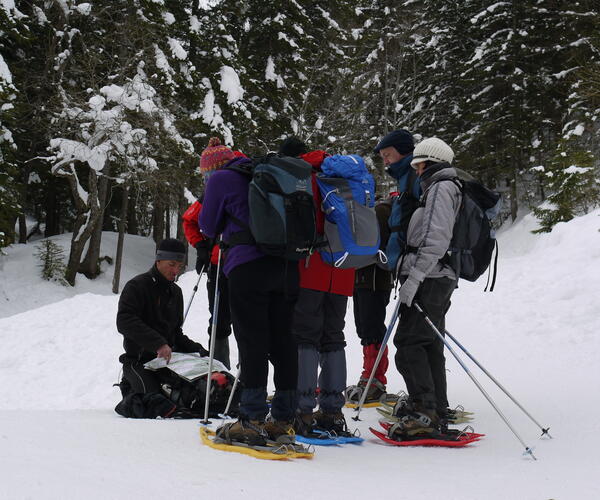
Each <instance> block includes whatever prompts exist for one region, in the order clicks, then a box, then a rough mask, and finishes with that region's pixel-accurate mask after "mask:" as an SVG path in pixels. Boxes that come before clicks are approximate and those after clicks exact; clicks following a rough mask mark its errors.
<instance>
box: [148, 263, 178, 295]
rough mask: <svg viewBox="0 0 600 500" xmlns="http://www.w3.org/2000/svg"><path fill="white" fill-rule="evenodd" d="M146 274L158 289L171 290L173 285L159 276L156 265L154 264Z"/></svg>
mask: <svg viewBox="0 0 600 500" xmlns="http://www.w3.org/2000/svg"><path fill="white" fill-rule="evenodd" d="M148 272H149V273H150V276H151V277H152V281H154V283H156V284H157V285H158V287H159V288H161V289H168V290H170V289H171V286H172V284H173V283H171V282H170V281H169V280H168V279H167V278H165V277H164V276H163V275H162V274H160V271H159V270H158V269H157V268H156V264H154V265H153V266H152V267H151V268H150V271H148Z"/></svg>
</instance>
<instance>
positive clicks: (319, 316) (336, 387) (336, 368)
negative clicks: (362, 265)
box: [293, 288, 348, 413]
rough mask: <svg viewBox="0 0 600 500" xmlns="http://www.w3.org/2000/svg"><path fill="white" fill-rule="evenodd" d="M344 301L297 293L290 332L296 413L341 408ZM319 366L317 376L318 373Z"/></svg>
mask: <svg viewBox="0 0 600 500" xmlns="http://www.w3.org/2000/svg"><path fill="white" fill-rule="evenodd" d="M347 304H348V297H346V296H345V295H338V294H334V293H328V292H321V291H317V290H309V289H306V288H301V289H300V294H299V296H298V302H296V308H295V310H294V323H293V325H294V326H293V331H294V335H295V337H296V341H297V342H298V395H299V402H298V410H299V412H300V413H312V411H313V409H314V408H315V407H316V405H317V396H316V389H317V384H318V387H319V396H318V404H319V407H320V408H321V410H323V411H324V412H326V413H336V412H339V411H341V408H342V407H343V406H344V402H345V398H344V394H343V392H344V389H345V388H346V353H345V351H344V347H345V346H346V342H345V340H344V326H345V320H344V318H345V316H346V306H347ZM319 366H320V367H321V372H320V374H319V373H318V372H319Z"/></svg>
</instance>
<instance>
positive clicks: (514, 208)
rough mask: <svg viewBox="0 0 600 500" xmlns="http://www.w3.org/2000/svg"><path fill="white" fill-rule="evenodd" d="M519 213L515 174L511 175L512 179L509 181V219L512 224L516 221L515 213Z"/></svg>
mask: <svg viewBox="0 0 600 500" xmlns="http://www.w3.org/2000/svg"><path fill="white" fill-rule="evenodd" d="M518 212H519V202H518V200H517V174H516V172H515V173H514V174H513V178H512V179H511V180H510V217H511V219H512V221H513V222H514V221H515V220H516V219H517V213H518Z"/></svg>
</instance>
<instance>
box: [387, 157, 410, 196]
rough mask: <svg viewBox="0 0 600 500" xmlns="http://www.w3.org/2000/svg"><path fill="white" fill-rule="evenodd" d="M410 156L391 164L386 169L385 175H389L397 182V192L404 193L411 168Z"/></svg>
mask: <svg viewBox="0 0 600 500" xmlns="http://www.w3.org/2000/svg"><path fill="white" fill-rule="evenodd" d="M412 159H413V156H412V154H410V155H408V156H405V157H404V158H402V159H401V160H400V161H397V162H396V163H392V164H391V165H389V166H388V168H387V173H388V174H390V175H391V176H392V177H393V178H394V179H396V180H397V181H398V190H399V191H405V190H406V189H407V186H406V184H407V182H408V178H409V174H410V171H411V170H412V167H411V166H410V162H411V161H412Z"/></svg>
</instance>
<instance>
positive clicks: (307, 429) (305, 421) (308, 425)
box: [294, 413, 317, 437]
mask: <svg viewBox="0 0 600 500" xmlns="http://www.w3.org/2000/svg"><path fill="white" fill-rule="evenodd" d="M316 425H317V422H316V420H315V418H314V414H313V413H298V414H297V415H296V418H295V419H294V431H295V432H296V434H297V435H299V436H304V437H315V436H316V434H315V428H316Z"/></svg>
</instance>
